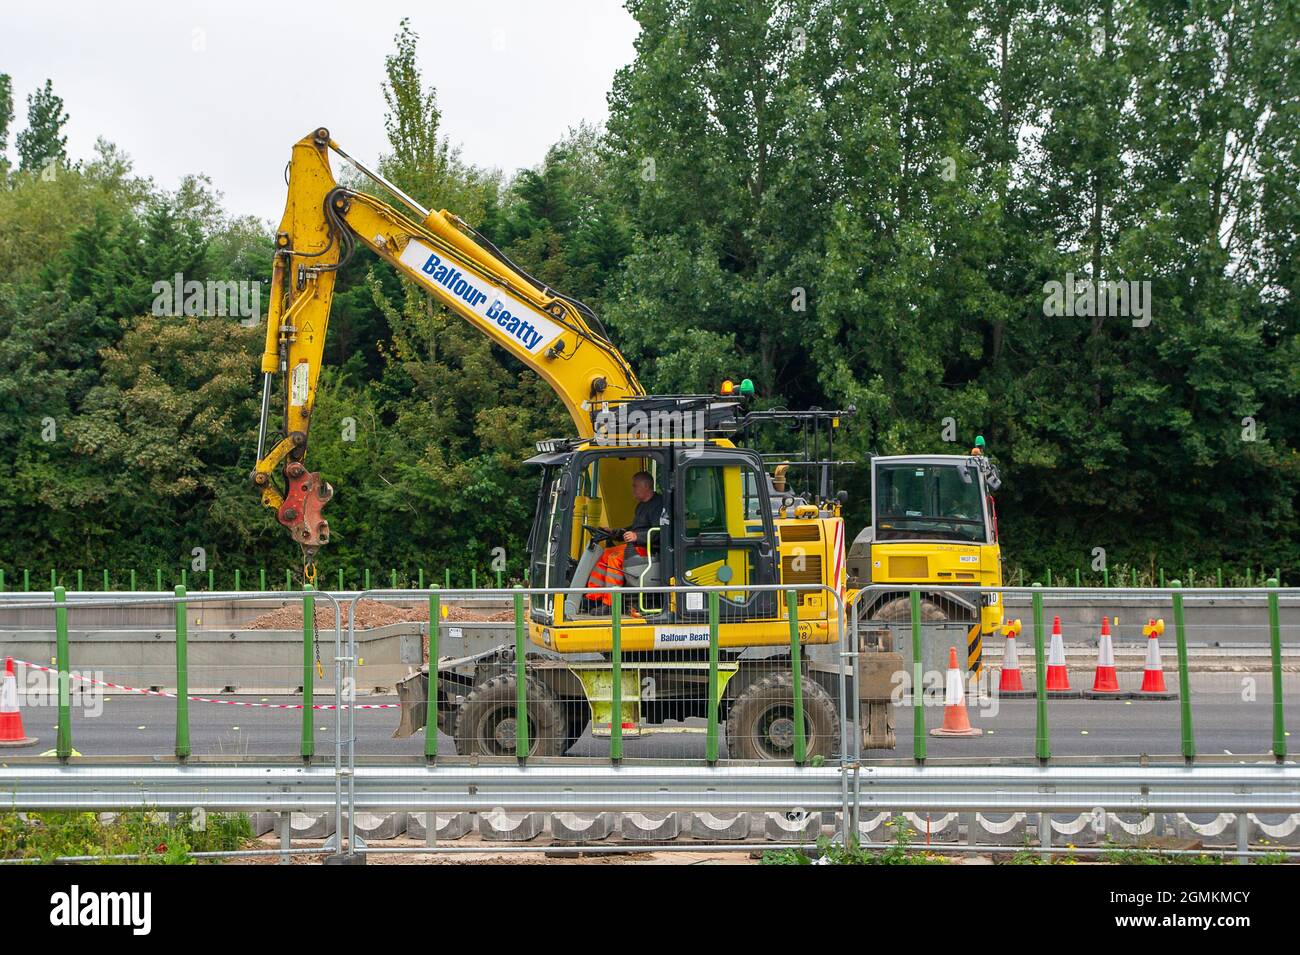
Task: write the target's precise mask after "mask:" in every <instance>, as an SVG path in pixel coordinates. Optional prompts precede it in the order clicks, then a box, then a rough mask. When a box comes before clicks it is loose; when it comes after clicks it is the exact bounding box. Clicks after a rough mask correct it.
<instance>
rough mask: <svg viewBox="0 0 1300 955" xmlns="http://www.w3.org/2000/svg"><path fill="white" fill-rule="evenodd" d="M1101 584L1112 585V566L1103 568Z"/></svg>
mask: <svg viewBox="0 0 1300 955" xmlns="http://www.w3.org/2000/svg"><path fill="white" fill-rule="evenodd" d="M1101 585H1102V586H1103V587H1109V586H1110V568H1109V567H1103V568H1102V569H1101Z"/></svg>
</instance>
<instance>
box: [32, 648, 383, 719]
mask: <svg viewBox="0 0 1300 955" xmlns="http://www.w3.org/2000/svg"><path fill="white" fill-rule="evenodd" d="M14 663H15V664H16V665H18V666H21V667H28V668H29V669H32V670H43V671H44V672H46V673H58V672H59V671H58V670H56V669H54V668H53V667H47V666H41V665H40V664H39V663H28V662H27V661H26V660H17V659H15V660H14ZM68 676H69V678H71V679H73V680H80V681H81V682H83V683H93V684H94V685H96V686H106V687H108V688H109V689H112V690H122V691H124V692H126V693H139V694H140V695H141V696H163V697H167V698H168V699H172V700H174V699H176V694H175V693H168V692H167V691H166V690H142V689H141V688H140V687H138V686H124V685H123V684H121V683H109V682H108V681H107V680H96V679H94V678H93V677H88V676H82V675H81V674H79V673H69V674H68ZM185 698H186V699H187V700H192V701H193V702H195V703H220V704H222V705H223V706H252V707H257V708H259V709H264V710H300V709H302V704H301V703H249V702H246V701H244V700H216V699H213V698H212V697H210V696H186V697H185ZM401 705H402V704H400V703H356V704H353V705H352V706H351V707H350V708H352V709H357V710H395V709H397V708H398V707H400V706H401ZM312 709H313V710H338V709H343V710H346V709H349V704H347V703H344V704H343V705H342V706H339V705H338V704H336V703H313V704H312Z"/></svg>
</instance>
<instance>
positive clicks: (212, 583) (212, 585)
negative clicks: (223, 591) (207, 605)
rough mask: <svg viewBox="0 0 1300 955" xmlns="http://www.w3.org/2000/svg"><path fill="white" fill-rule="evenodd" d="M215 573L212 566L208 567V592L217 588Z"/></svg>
mask: <svg viewBox="0 0 1300 955" xmlns="http://www.w3.org/2000/svg"><path fill="white" fill-rule="evenodd" d="M216 574H217V572H216V571H215V570H214V569H213V568H211V567H209V568H208V593H212V591H214V590H216V589H217V577H216Z"/></svg>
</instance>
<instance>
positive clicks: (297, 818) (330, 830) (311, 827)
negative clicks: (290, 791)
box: [275, 812, 334, 839]
mask: <svg viewBox="0 0 1300 955" xmlns="http://www.w3.org/2000/svg"><path fill="white" fill-rule="evenodd" d="M283 821H284V816H283V815H282V814H280V813H277V814H276V823H275V834H276V835H277V836H278V835H280V834H281V832H280V826H281V825H282V824H283ZM332 835H334V813H332V812H295V813H290V814H289V837H290V838H291V839H328V838H329V837H330V836H332Z"/></svg>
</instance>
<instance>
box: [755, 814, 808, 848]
mask: <svg viewBox="0 0 1300 955" xmlns="http://www.w3.org/2000/svg"><path fill="white" fill-rule="evenodd" d="M821 832H822V826H821V817H820V816H818V815H817V814H816V813H809V812H804V810H802V809H792V810H790V811H789V812H768V813H764V814H763V834H764V835H765V836H766V837H767V838H768V839H769V840H771V841H772V842H816V841H817V837H818V836H820V835H821Z"/></svg>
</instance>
